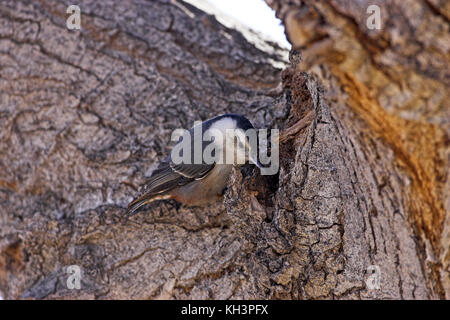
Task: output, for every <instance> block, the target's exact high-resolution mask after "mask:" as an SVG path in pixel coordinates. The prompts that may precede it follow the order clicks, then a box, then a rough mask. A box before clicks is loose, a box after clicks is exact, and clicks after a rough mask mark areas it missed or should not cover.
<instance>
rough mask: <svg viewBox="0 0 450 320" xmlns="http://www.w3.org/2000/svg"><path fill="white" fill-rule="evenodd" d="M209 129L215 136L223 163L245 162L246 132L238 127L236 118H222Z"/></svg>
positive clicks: (215, 142) (217, 150)
mask: <svg viewBox="0 0 450 320" xmlns="http://www.w3.org/2000/svg"><path fill="white" fill-rule="evenodd" d="M208 131H209V133H210V135H211V136H214V144H215V146H216V152H218V156H219V159H222V161H221V162H222V163H227V164H230V163H233V164H244V163H245V162H246V161H247V157H246V150H245V149H246V147H247V143H246V138H245V133H244V131H243V130H242V129H238V128H237V126H236V121H235V120H233V119H231V118H223V119H220V120H219V121H217V122H215V123H214V124H213V125H212V126H211V128H210V129H209V130H208Z"/></svg>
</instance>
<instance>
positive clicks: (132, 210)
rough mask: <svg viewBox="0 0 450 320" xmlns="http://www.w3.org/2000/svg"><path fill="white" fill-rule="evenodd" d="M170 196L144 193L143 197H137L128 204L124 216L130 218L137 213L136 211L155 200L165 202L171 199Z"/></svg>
mask: <svg viewBox="0 0 450 320" xmlns="http://www.w3.org/2000/svg"><path fill="white" fill-rule="evenodd" d="M171 198H172V196H171V195H167V194H165V195H161V194H156V195H155V194H151V193H144V194H143V195H141V196H139V197H137V198H136V199H134V200H133V201H131V202H130V204H129V205H128V208H127V212H126V215H128V216H132V215H135V214H136V213H137V210H138V209H139V208H140V207H142V206H144V205H146V204H148V203H150V202H153V201H156V200H166V199H171Z"/></svg>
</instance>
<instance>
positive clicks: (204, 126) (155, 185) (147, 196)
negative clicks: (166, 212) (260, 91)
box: [127, 113, 262, 215]
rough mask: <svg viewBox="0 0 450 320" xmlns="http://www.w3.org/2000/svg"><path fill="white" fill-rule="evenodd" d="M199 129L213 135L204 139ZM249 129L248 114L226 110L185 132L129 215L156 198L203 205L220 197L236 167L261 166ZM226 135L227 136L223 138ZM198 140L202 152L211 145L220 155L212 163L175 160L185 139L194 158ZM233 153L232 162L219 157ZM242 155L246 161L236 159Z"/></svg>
mask: <svg viewBox="0 0 450 320" xmlns="http://www.w3.org/2000/svg"><path fill="white" fill-rule="evenodd" d="M198 129H201V132H202V133H205V132H208V133H209V134H210V136H211V137H212V138H210V139H208V141H204V138H203V136H198V135H196V134H195V132H197V131H195V130H198ZM250 129H252V130H256V129H255V128H254V126H253V125H252V123H251V122H250V121H249V120H248V119H247V118H246V117H244V116H242V115H240V114H232V113H227V114H223V115H219V116H216V117H214V118H211V119H208V120H206V121H203V122H202V123H200V124H197V125H196V126H194V127H192V128H191V129H189V130H188V131H186V132H188V135H187V136H186V135H185V136H182V137H180V139H179V140H178V142H177V143H176V144H175V145H174V146H173V148H172V152H171V154H170V155H169V156H167V157H166V158H165V159H164V160H163V161H161V162H160V163H159V165H158V166H157V168H156V169H155V170H154V171H153V172H152V174H151V176H150V178H149V179H148V181H147V182H146V183H145V185H144V188H143V190H144V191H143V192H142V193H141V195H140V196H138V197H137V198H135V199H134V200H133V201H131V202H130V203H129V205H128V208H127V215H133V214H135V213H137V211H138V209H139V208H141V207H142V206H144V205H146V204H148V203H150V202H153V201H157V200H168V199H175V200H176V201H177V202H180V203H183V204H185V205H187V206H202V205H206V204H210V203H213V202H216V201H217V200H219V199H220V198H221V196H222V195H223V191H224V189H225V188H226V184H227V180H228V177H229V175H230V173H231V170H232V167H233V166H235V165H237V166H239V165H242V164H244V163H246V162H250V163H252V164H254V165H256V166H257V167H258V168H260V169H261V168H262V165H261V163H260V162H259V161H258V158H257V156H256V157H255V156H254V155H255V151H256V150H257V143H256V144H255V143H251V141H250V139H249V137H248V136H247V135H246V132H248V130H250ZM230 132H231V133H233V134H234V136H233V137H232V139H227V138H229V134H230ZM224 137H225V139H223V138H224ZM184 139H188V140H184ZM189 139H190V140H189ZM196 139H201V149H200V151H201V152H202V155H203V152H204V151H205V150H206V148H208V145H211V146H212V147H210V148H211V149H213V152H211V154H212V155H213V156H214V157H215V156H216V155H217V157H215V158H214V159H213V161H212V162H211V161H210V162H206V161H205V159H203V158H202V160H201V162H200V163H198V162H194V161H184V162H181V163H180V161H179V160H178V161H174V157H173V151H174V149H175V148H179V149H180V147H181V143H183V142H186V141H187V142H189V141H190V142H191V144H190V146H191V148H190V150H188V152H190V154H188V155H187V157H189V158H190V159H191V160H193V159H194V157H195V156H194V154H195V150H194V149H195V148H192V145H194V144H195V143H196V141H195V140H196ZM198 142H199V141H197V143H198ZM183 151H184V149H183ZM230 152H233V154H232V155H231V156H232V157H231V158H232V159H233V162H231V163H229V161H218V160H217V159H219V160H220V159H222V160H224V159H229V158H228V156H230V154H229V153H230ZM235 152H236V153H235ZM227 153H228V156H227ZM180 154H182V152H181V153H180ZM239 157H241V159H244V161H241V162H240V163H237V161H236V160H237V159H239ZM186 162H189V163H186Z"/></svg>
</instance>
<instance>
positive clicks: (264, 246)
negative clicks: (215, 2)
mask: <svg viewBox="0 0 450 320" xmlns="http://www.w3.org/2000/svg"><path fill="white" fill-rule="evenodd" d="M398 2H399V3H400V1H398ZM355 3H356V2H355ZM357 3H359V4H361V3H362V2H361V1H358V2H357ZM393 3H394V4H395V1H393ZM401 3H403V2H401ZM69 4H71V3H70V1H62V2H61V1H51V0H40V1H9V2H8V1H6V2H2V3H1V5H0V219H1V220H0V294H1V295H2V296H3V297H4V298H10V299H12V298H37V299H41V298H48V299H52V298H53V299H54V298H76V299H79V298H98V299H114V298H134V299H143V298H150V299H158V298H159V299H172V298H175V299H204V298H214V299H240V298H249V299H266V298H283V299H292V298H294V299H319V298H335V299H361V298H411V299H412V298H425V299H426V298H444V297H445V295H446V294H447V298H448V297H449V296H448V295H449V290H450V287H449V278H448V277H449V274H448V271H449V251H448V248H449V236H448V232H449V230H448V229H449V220H450V217H449V214H448V212H449V207H450V204H449V203H448V196H449V195H448V192H449V191H448V190H449V189H450V188H449V187H450V183H449V182H448V148H449V144H448V134H449V127H448V118H449V114H448V112H449V109H448V102H447V101H448V92H447V90H446V87H447V86H448V81H449V77H448V73H446V72H447V71H446V69H445V66H446V65H448V47H445V45H447V46H448V43H449V42H448V41H447V40H448V16H446V15H445V12H446V11H440V9H438V8H441V7H439V5H438V4H435V3H433V1H426V2H423V3H422V2H419V3H418V6H419V7H420V8H419V7H418V9H417V10H419V9H420V10H423V11H421V12H422V13H423V14H422V15H420V17H421V19H423V20H424V21H425V22H423V23H422V24H425V25H424V26H422V24H419V23H415V22H414V19H413V18H410V17H409V16H405V10H400V9H399V10H398V12H400V13H398V12H397V11H388V10H386V16H387V14H391V15H393V14H395V12H397V14H399V15H400V16H402V17H404V18H403V19H404V20H399V19H398V18H397V19H395V18H392V21H393V22H392V23H391V24H386V25H389V28H387V27H386V29H383V30H381V31H379V33H372V32H368V30H366V29H364V28H365V20H358V19H362V18H361V17H360V16H359V15H360V13H359V11H358V10H360V9H361V8H359V7H357V6H356V5H348V2H346V1H342V3H340V2H339V1H333V2H329V3H328V2H320V3H316V2H315V1H314V2H313V1H311V2H308V1H306V2H302V3H300V1H299V2H298V3H297V2H296V1H290V2H289V4H282V2H281V1H279V2H278V1H272V2H270V4H271V5H272V6H273V7H274V8H275V9H276V10H277V13H278V14H279V16H280V18H282V19H283V22H284V23H285V25H286V27H287V32H288V35H289V37H290V41H291V42H292V43H293V44H295V45H296V46H298V47H302V56H303V57H304V60H303V62H300V57H299V54H297V53H295V52H293V53H292V54H291V64H290V66H287V67H286V69H285V70H284V71H283V72H282V74H281V79H282V86H279V82H280V70H279V69H276V68H275V67H274V66H273V62H274V61H277V62H280V61H282V59H281V57H280V56H279V54H278V52H279V50H278V49H277V48H273V51H271V53H267V52H262V51H260V50H259V49H256V48H255V47H254V46H253V45H251V44H249V43H248V42H246V40H245V39H244V38H243V37H242V36H241V35H240V34H239V32H236V31H234V30H230V29H227V28H225V27H223V26H221V25H220V24H218V23H217V22H216V20H215V19H214V18H213V17H211V16H209V15H206V14H204V13H203V12H201V11H199V10H197V9H196V8H194V7H192V6H190V5H188V4H186V3H183V2H181V1H140V0H135V1H130V2H128V1H119V0H117V1H112V0H110V1H82V2H80V3H79V5H80V7H81V12H82V16H81V17H82V22H81V24H82V30H81V31H69V30H67V28H66V25H65V20H66V18H67V16H68V15H67V14H66V13H65V11H66V8H67V6H68V5H69ZM361 6H364V4H361ZM410 7H411V6H410ZM410 7H408V8H410ZM358 8H359V9H358ZM363 9H364V11H363V12H365V7H364V8H363ZM363 9H361V10H363ZM383 10H385V9H383ZM414 14H416V13H413V17H415V16H414ZM362 16H364V15H362ZM382 17H383V15H382ZM384 19H387V18H386V17H385V18H384ZM300 21H302V23H299V22H300ZM385 21H387V20H384V22H385ZM427 24H428V27H426V25H427ZM417 25H420V26H422V27H423V28H425V29H424V30H426V31H427V32H429V35H428V37H431V38H433V37H435V39H434V41H436V42H437V43H441V44H442V46H444V48H442V46H437V45H435V44H433V43H432V42H431V40H430V39H429V38H426V39H428V42H427V41H424V40H421V39H420V37H423V31H422V30H417V28H418V27H417ZM308 28H310V29H308ZM403 28H407V31H408V32H407V33H406V34H403V33H402V32H401V31H402V30H403ZM300 29H301V30H300ZM311 30H314V31H315V32H313V33H311V32H308V31H311ZM316 30H317V31H316ZM416 33H417V34H416ZM311 34H313V36H312V37H310V38H308V35H311ZM398 34H400V36H399V35H398ZM319 35H320V36H319ZM388 35H391V37H394V35H396V37H395V39H394V40H395V41H397V42H395V41H394V40H392V39H391V38H389V37H388ZM415 35H416V36H417V39H416V40H417V48H416V50H417V51H414V50H412V49H409V47H408V46H409V45H410V44H411V38H414V36H415ZM440 35H441V37H439V36H440ZM343 39H345V41H342V40H343ZM439 39H440V40H439ZM446 39H447V40H446ZM398 41H400V42H398ZM380 43H381V44H380ZM417 52H419V53H422V55H419V54H418V53H417ZM407 53H408V54H409V55H407ZM413 58H416V59H418V60H414V59H413ZM428 62H429V64H430V65H431V66H430V68H427V67H426V65H424V63H428ZM303 71H308V73H305V72H303ZM446 103H447V105H445V104H446ZM223 112H238V113H242V114H244V115H246V116H247V117H248V118H249V119H251V120H252V122H253V123H254V124H255V125H256V126H257V127H269V128H270V127H274V128H275V127H278V128H280V129H282V132H283V133H284V135H283V142H282V144H281V154H280V157H281V159H280V161H281V168H280V172H279V174H278V175H276V176H260V175H258V172H257V171H256V170H254V169H253V168H252V167H247V166H246V167H244V168H241V169H240V170H239V169H234V171H233V174H232V176H231V177H230V182H229V187H228V190H227V192H226V194H225V197H224V201H223V203H218V204H217V205H212V206H209V207H206V208H205V207H203V208H201V207H197V208H187V207H184V206H180V205H178V204H176V203H175V202H170V201H169V202H160V203H154V204H153V205H151V206H147V207H146V209H145V210H143V211H142V212H141V214H139V215H136V216H134V217H132V218H130V219H129V220H125V219H123V214H124V212H125V207H126V204H127V203H128V201H129V200H131V198H132V196H133V195H135V194H136V191H137V189H138V186H139V185H141V184H143V183H144V181H145V179H146V177H147V176H148V175H149V174H150V172H151V170H152V169H153V168H154V167H155V165H156V164H157V162H158V160H159V159H161V158H162V157H163V156H164V155H166V154H167V153H168V150H169V145H170V143H169V140H170V134H171V132H172V130H173V129H175V128H180V127H181V128H186V127H189V126H191V125H192V124H193V122H194V121H195V120H200V119H203V120H204V119H206V118H209V117H211V116H213V115H216V114H219V113H223ZM302 119H303V120H302ZM304 119H307V120H304ZM446 120H447V122H446ZM302 121H303V122H302ZM299 124H301V125H299ZM445 201H447V202H445ZM445 219H446V220H445ZM70 265H78V266H80V267H81V269H82V271H83V275H82V283H81V289H80V290H70V289H68V288H67V285H66V280H67V278H68V274H67V273H66V268H67V266H70ZM370 265H378V266H379V267H380V271H381V287H380V289H378V290H371V289H369V288H367V287H366V283H365V280H367V278H368V276H369V275H368V274H366V270H367V268H368V266H370Z"/></svg>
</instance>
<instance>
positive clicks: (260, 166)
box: [249, 153, 263, 169]
mask: <svg viewBox="0 0 450 320" xmlns="http://www.w3.org/2000/svg"><path fill="white" fill-rule="evenodd" d="M249 160H250V162H251V163H253V164H254V165H255V166H257V167H258V168H260V169H262V168H263V166H262V164H261V163H260V162H259V161H258V159H257V158H256V159H255V158H253V157H252V154H251V153H250V155H249Z"/></svg>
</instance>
